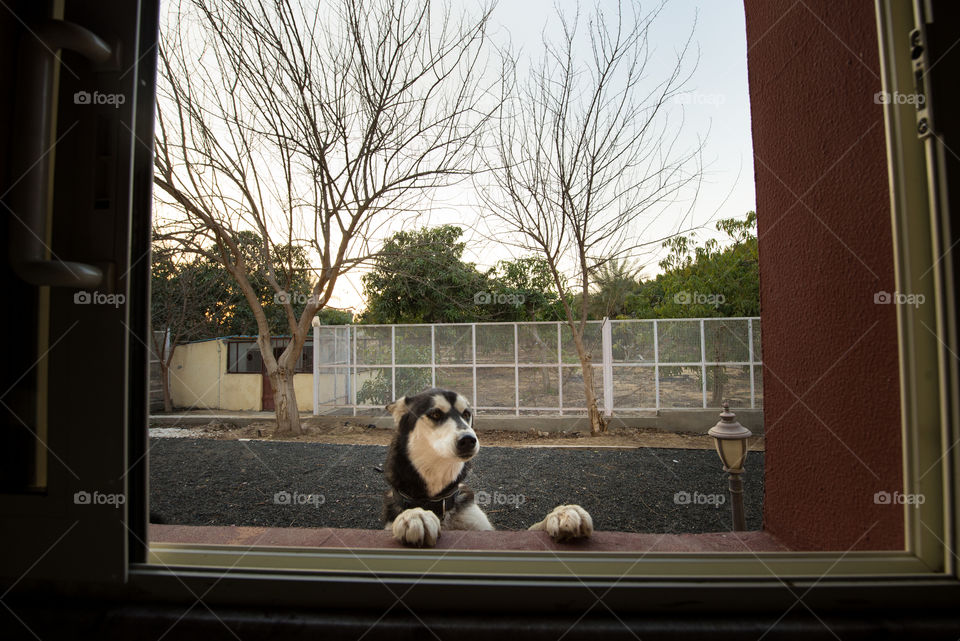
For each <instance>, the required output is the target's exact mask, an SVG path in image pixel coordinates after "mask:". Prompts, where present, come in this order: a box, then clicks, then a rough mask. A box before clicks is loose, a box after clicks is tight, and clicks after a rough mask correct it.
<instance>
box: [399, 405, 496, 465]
mask: <svg viewBox="0 0 960 641" xmlns="http://www.w3.org/2000/svg"><path fill="white" fill-rule="evenodd" d="M387 411H389V412H390V413H391V414H393V419H394V422H395V423H396V426H397V429H398V430H400V432H403V433H406V434H407V438H408V442H416V443H419V444H422V445H425V446H427V447H428V448H429V449H430V450H431V452H432V453H433V455H435V456H437V457H438V458H441V459H447V460H451V459H453V460H461V461H466V460H468V459H471V458H473V457H474V456H475V455H476V454H477V452H478V451H480V442H479V441H478V440H477V433H476V432H474V431H473V410H472V409H471V407H470V402H469V401H467V399H466V398H464V397H463V395H461V394H457V393H456V392H452V391H450V390H444V389H429V390H427V391H425V392H421V393H419V394H417V395H416V396H404V397H401V398H399V399H397V400H396V401H394V402H393V403H390V404H389V405H387Z"/></svg>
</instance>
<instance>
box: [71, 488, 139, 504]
mask: <svg viewBox="0 0 960 641" xmlns="http://www.w3.org/2000/svg"><path fill="white" fill-rule="evenodd" d="M126 502H127V497H126V496H124V495H123V494H103V493H101V492H96V491H95V492H92V493H91V492H87V491H86V490H80V491H79V492H77V493H76V494H74V495H73V503H74V505H110V506H112V507H114V508H119V507H120V506H121V505H123V504H124V503H126Z"/></svg>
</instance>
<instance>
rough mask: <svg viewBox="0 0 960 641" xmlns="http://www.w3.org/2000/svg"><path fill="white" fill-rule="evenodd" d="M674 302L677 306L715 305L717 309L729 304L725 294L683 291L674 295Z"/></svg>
mask: <svg viewBox="0 0 960 641" xmlns="http://www.w3.org/2000/svg"><path fill="white" fill-rule="evenodd" d="M673 302H674V303H676V304H677V305H713V307H714V308H717V307H720V306H721V305H723V304H724V303H725V302H727V298H726V296H724V295H723V294H703V293H701V292H687V291H683V292H677V293H676V294H674V295H673Z"/></svg>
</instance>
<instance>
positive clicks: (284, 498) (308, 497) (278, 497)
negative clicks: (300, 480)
mask: <svg viewBox="0 0 960 641" xmlns="http://www.w3.org/2000/svg"><path fill="white" fill-rule="evenodd" d="M326 501H327V499H326V497H324V496H323V494H301V493H300V492H287V491H286V490H284V491H282V492H277V493H276V494H274V495H273V503H274V505H312V506H313V507H315V508H317V509H319V508H320V506H321V505H323V504H324V503H326Z"/></svg>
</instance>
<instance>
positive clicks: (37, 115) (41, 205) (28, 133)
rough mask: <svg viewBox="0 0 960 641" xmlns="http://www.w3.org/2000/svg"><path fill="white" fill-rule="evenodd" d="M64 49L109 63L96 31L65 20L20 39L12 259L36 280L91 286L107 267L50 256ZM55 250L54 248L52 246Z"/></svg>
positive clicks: (37, 282) (15, 267)
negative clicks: (59, 59)
mask: <svg viewBox="0 0 960 641" xmlns="http://www.w3.org/2000/svg"><path fill="white" fill-rule="evenodd" d="M60 49H69V50H70V51H75V52H77V53H79V54H81V55H83V56H84V57H86V58H88V59H90V60H91V61H94V62H104V61H106V60H107V59H108V58H109V57H110V55H111V50H110V46H109V45H108V44H107V43H106V42H104V41H103V40H102V39H101V38H99V37H98V36H97V35H96V34H94V33H92V32H91V31H89V30H87V29H84V28H83V27H81V26H79V25H76V24H73V23H71V22H65V21H63V20H48V21H45V22H42V23H40V24H38V25H36V26H34V27H33V29H32V32H31V33H28V34H26V35H24V36H23V39H22V40H21V42H20V51H19V54H20V59H19V62H18V84H17V104H16V107H15V111H14V117H15V120H14V122H15V123H16V129H15V133H14V136H13V141H12V142H13V157H12V158H11V163H10V168H11V179H12V180H14V181H16V182H15V183H14V185H13V186H12V187H11V188H10V198H9V203H10V210H11V213H12V214H13V216H12V217H11V219H10V236H9V238H10V247H9V253H10V264H11V266H12V267H13V270H14V271H15V272H16V273H17V275H18V276H20V278H22V279H23V280H25V281H27V282H28V283H31V284H33V285H49V286H52V287H80V288H86V287H89V288H92V287H96V286H97V285H99V284H100V281H101V280H102V279H103V272H102V271H101V270H100V269H99V268H97V267H94V266H93V265H87V264H85V263H77V262H70V261H63V260H59V259H58V258H56V256H53V260H50V259H48V258H47V255H46V251H45V250H46V249H47V245H46V237H47V210H48V206H49V199H50V163H49V161H48V160H47V154H49V153H50V152H51V150H52V147H50V146H49V145H51V140H50V124H51V123H50V119H51V114H52V112H53V109H54V104H53V103H54V97H55V95H56V92H55V90H54V86H53V72H54V64H55V62H56V56H57V53H58V52H59V50H60ZM51 254H52V251H51Z"/></svg>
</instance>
